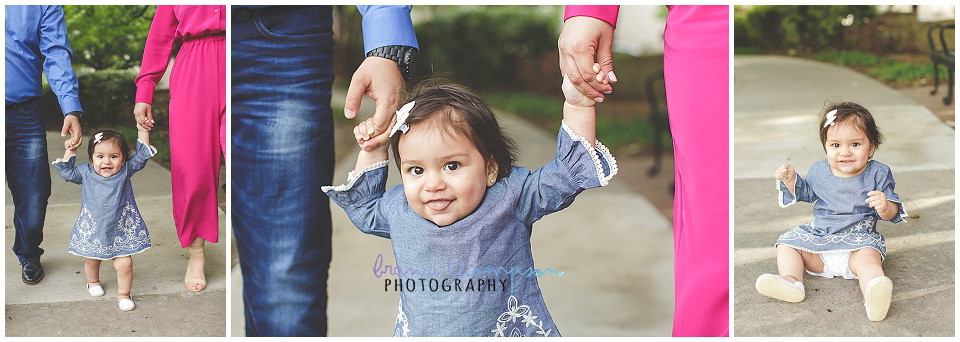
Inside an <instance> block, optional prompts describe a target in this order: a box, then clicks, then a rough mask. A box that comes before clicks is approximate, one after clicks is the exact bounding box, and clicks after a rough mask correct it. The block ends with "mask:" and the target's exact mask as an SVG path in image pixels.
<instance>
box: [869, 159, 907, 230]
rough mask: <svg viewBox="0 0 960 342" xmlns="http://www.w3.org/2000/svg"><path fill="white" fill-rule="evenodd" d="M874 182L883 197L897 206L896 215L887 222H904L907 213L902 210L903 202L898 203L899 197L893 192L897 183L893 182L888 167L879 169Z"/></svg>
mask: <svg viewBox="0 0 960 342" xmlns="http://www.w3.org/2000/svg"><path fill="white" fill-rule="evenodd" d="M876 180H877V187H876V189H877V190H880V191H881V192H883V195H884V196H887V201H890V202H892V203H891V204H895V205H896V206H897V214H896V215H893V217H892V218H890V219H889V220H887V221H890V222H893V223H898V222H902V221H906V218H907V211H906V210H905V209H903V202H901V201H900V196H899V195H897V193H896V192H894V187H895V186H896V185H897V182H895V181H894V180H893V172H891V171H890V168H889V167H886V165H884V167H881V168H880V170H878V171H877V174H876Z"/></svg>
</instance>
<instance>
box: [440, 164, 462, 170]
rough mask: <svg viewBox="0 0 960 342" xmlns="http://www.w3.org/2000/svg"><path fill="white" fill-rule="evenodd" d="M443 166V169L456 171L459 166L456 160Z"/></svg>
mask: <svg viewBox="0 0 960 342" xmlns="http://www.w3.org/2000/svg"><path fill="white" fill-rule="evenodd" d="M443 168H444V169H445V170H447V171H456V170H457V169H459V168H460V163H458V162H449V163H447V164H446V165H444V166H443Z"/></svg>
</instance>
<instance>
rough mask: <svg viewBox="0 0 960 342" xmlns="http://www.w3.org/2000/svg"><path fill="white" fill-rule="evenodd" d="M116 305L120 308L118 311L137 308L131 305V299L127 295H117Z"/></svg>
mask: <svg viewBox="0 0 960 342" xmlns="http://www.w3.org/2000/svg"><path fill="white" fill-rule="evenodd" d="M124 297H126V298H124ZM117 305H118V306H119V307H120V310H123V311H130V310H133V308H135V307H136V306H137V305H136V304H134V303H133V297H130V294H129V293H119V294H117Z"/></svg>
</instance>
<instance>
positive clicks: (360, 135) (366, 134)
mask: <svg viewBox="0 0 960 342" xmlns="http://www.w3.org/2000/svg"><path fill="white" fill-rule="evenodd" d="M378 133H379V134H378ZM353 137H354V139H357V144H358V145H360V148H361V149H363V150H364V151H373V150H375V149H378V148H382V147H386V146H387V144H388V143H389V142H390V135H389V132H387V131H386V130H383V129H378V127H377V126H376V122H375V121H374V120H373V118H369V119H366V120H363V121H361V122H360V124H359V125H357V126H356V127H354V128H353Z"/></svg>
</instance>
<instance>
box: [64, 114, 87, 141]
mask: <svg viewBox="0 0 960 342" xmlns="http://www.w3.org/2000/svg"><path fill="white" fill-rule="evenodd" d="M67 133H70V139H67V140H66V141H65V142H64V143H63V147H66V148H67V149H68V150H76V149H77V147H80V143H81V140H82V138H83V137H81V136H80V135H81V131H80V119H78V118H77V117H76V116H73V115H66V116H64V117H63V128H62V129H60V136H61V137H65V136H67Z"/></svg>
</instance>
